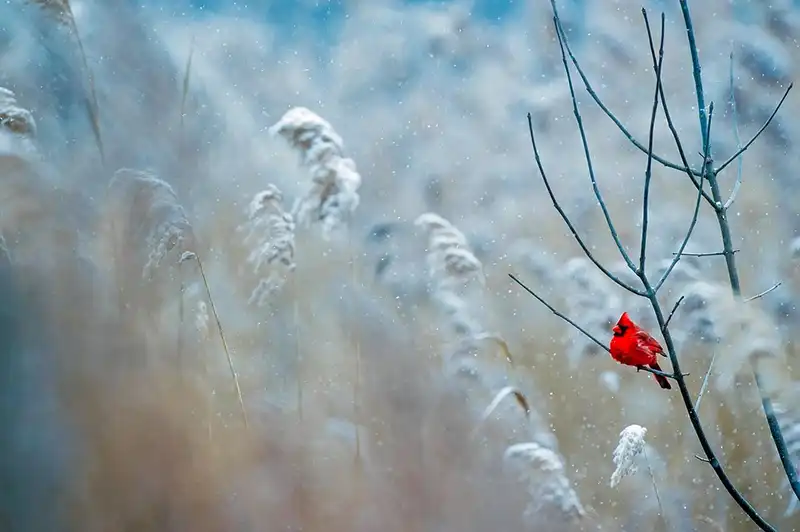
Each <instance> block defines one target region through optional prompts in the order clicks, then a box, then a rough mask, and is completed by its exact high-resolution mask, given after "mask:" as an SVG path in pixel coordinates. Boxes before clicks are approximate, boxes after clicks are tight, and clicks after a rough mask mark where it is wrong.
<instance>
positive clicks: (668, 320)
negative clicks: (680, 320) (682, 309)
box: [664, 296, 686, 327]
mask: <svg viewBox="0 0 800 532" xmlns="http://www.w3.org/2000/svg"><path fill="white" fill-rule="evenodd" d="M685 298H686V296H681V297H679V298H678V300H677V301H676V302H675V305H673V307H672V310H671V311H670V312H669V316H667V321H665V322H664V327H669V322H670V321H672V316H674V315H675V311H676V310H678V307H679V306H680V305H681V303H683V300H684V299H685Z"/></svg>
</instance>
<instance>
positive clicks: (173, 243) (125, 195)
mask: <svg viewBox="0 0 800 532" xmlns="http://www.w3.org/2000/svg"><path fill="white" fill-rule="evenodd" d="M107 199H108V201H107V202H106V203H107V206H106V207H107V208H108V209H109V210H111V211H112V214H114V215H116V216H117V217H118V218H121V219H122V220H121V221H122V223H123V226H122V228H121V229H119V228H115V230H114V234H113V236H112V238H113V240H114V249H115V255H116V259H117V270H118V274H121V277H120V278H119V279H118V282H120V283H121V282H124V281H126V280H127V279H128V275H126V268H128V267H131V265H132V267H133V268H136V269H138V268H141V273H140V274H139V276H140V278H143V279H144V280H147V281H152V280H154V277H155V274H156V272H158V271H160V269H161V267H162V266H163V265H164V263H165V260H164V259H165V258H166V257H167V256H168V255H169V254H171V253H172V252H173V250H174V251H175V253H174V255H173V257H174V260H170V261H167V264H169V265H170V266H176V267H178V268H180V265H182V264H184V263H186V262H188V261H194V262H195V263H196V264H197V268H198V271H199V273H200V277H201V279H202V281H203V286H204V287H205V290H206V296H207V297H208V303H209V305H210V306H211V313H212V314H213V315H214V319H215V320H216V324H217V331H218V332H219V337H220V341H221V342H222V347H223V350H224V351H225V356H226V358H227V361H228V367H229V369H230V371H231V376H232V378H233V382H234V386H235V388H236V394H237V399H238V400H239V406H240V408H241V410H242V417H243V418H244V422H245V425H247V424H248V421H247V413H246V411H245V408H244V400H243V398H242V391H241V387H240V385H239V378H238V376H237V374H236V369H235V367H234V364H233V358H232V357H231V353H230V349H228V343H227V341H226V340H225V333H224V331H223V329H222V323H221V321H220V319H219V314H218V313H217V310H216V306H215V305H214V298H213V297H212V295H211V288H210V286H209V284H208V278H207V276H206V273H205V270H204V268H203V263H202V261H201V260H200V257H199V256H198V255H197V253H196V251H194V250H193V248H195V236H194V230H193V228H192V225H191V223H190V222H189V220H188V218H187V217H186V212H185V211H184V209H183V206H182V205H181V204H180V202H179V201H178V197H177V195H176V194H175V191H174V190H173V188H172V187H171V186H170V185H169V183H167V182H166V181H164V180H162V179H160V178H158V177H157V176H156V175H155V174H153V173H150V172H143V171H139V170H131V169H128V168H123V169H120V170H117V171H116V172H115V173H114V177H113V178H112V180H111V182H110V183H109V185H108V198H107ZM126 214H127V215H126ZM111 220H112V222H114V221H115V218H114V217H113V216H112V217H111ZM131 254H133V257H130V255H131ZM142 264H143V265H142ZM181 283H182V284H183V280H181ZM131 288H132V290H131V291H130V294H129V295H128V297H137V294H138V292H139V290H138V287H135V286H134V287H131ZM122 295H123V297H124V296H125V293H124V292H123V294H122ZM125 306H127V301H123V302H122V305H121V307H125Z"/></svg>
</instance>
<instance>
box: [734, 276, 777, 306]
mask: <svg viewBox="0 0 800 532" xmlns="http://www.w3.org/2000/svg"><path fill="white" fill-rule="evenodd" d="M782 284H783V283H782V282H780V281H778V282H777V283H775V284H774V285H772V286H771V287H769V288H767V289H766V290H764V291H763V292H761V293H758V294H756V295H754V296H752V297H748V298H747V299H745V300H744V302H745V303H747V302H748V301H753V300H755V299H758V298H760V297H764V296H765V295H767V294H769V293H770V292H772V291H773V290H775V289H776V288H778V287H779V286H780V285H782Z"/></svg>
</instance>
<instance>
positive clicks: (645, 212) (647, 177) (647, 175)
mask: <svg viewBox="0 0 800 532" xmlns="http://www.w3.org/2000/svg"><path fill="white" fill-rule="evenodd" d="M645 16H646V15H645ZM664 20H665V17H664V14H663V13H662V14H661V43H660V44H659V46H658V61H657V62H656V93H655V96H653V110H652V112H651V113H650V131H649V133H648V135H647V169H646V170H645V172H644V194H643V199H642V245H641V248H640V250H639V269H638V272H639V273H641V272H643V271H644V265H645V259H646V256H647V225H648V223H649V220H650V212H649V211H650V182H651V180H652V178H653V131H654V130H655V128H656V115H657V114H658V95H659V93H660V92H661V67H662V65H663V64H664V33H665V32H664ZM647 31H648V32H649V31H650V26H649V25H648V27H647ZM701 189H702V187H701ZM690 231H691V229H690Z"/></svg>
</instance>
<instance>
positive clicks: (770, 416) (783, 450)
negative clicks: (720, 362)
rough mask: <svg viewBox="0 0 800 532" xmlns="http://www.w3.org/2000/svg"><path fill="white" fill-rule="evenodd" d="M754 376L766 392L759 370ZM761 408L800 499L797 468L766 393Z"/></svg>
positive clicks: (784, 466) (754, 372)
mask: <svg viewBox="0 0 800 532" xmlns="http://www.w3.org/2000/svg"><path fill="white" fill-rule="evenodd" d="M753 374H754V375H755V379H756V387H757V388H758V389H759V391H761V390H764V383H763V382H761V375H760V374H759V372H758V370H757V369H754V371H753ZM761 407H762V408H763V410H764V415H765V416H766V418H767V425H769V431H770V433H771V434H772V435H773V439H774V440H775V448H776V449H777V451H778V458H780V460H781V465H782V466H783V470H784V471H785V472H786V479H787V480H788V481H789V486H791V487H792V491H794V493H795V496H797V497H798V498H800V494H798V489H799V487H800V478H798V472H797V467H796V466H795V465H794V463H793V460H792V457H791V455H790V454H789V450H788V448H787V446H786V440H785V439H784V438H783V432H782V431H781V428H780V424H779V423H778V417H777V415H775V408H774V407H773V405H772V399H770V398H769V396H768V395H767V394H765V393H762V394H761Z"/></svg>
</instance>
